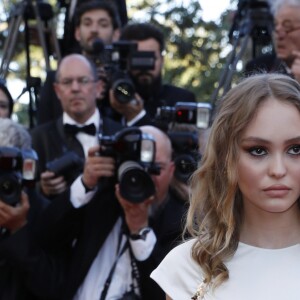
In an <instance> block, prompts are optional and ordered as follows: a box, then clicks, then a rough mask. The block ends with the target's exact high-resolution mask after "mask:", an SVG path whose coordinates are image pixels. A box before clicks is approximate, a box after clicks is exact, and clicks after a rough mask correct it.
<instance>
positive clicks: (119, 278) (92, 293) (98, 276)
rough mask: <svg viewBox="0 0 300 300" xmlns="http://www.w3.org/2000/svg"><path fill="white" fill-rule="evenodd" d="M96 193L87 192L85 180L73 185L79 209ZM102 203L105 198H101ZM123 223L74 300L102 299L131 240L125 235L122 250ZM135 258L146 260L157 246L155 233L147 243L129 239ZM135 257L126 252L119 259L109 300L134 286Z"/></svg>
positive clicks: (100, 255)
mask: <svg viewBox="0 0 300 300" xmlns="http://www.w3.org/2000/svg"><path fill="white" fill-rule="evenodd" d="M95 193H96V190H93V191H90V192H88V193H85V188H84V186H83V184H82V181H81V177H78V178H77V179H76V180H75V181H74V182H73V184H72V185H71V196H70V200H71V203H72V204H73V206H74V207H75V208H79V207H81V206H83V205H85V204H87V203H88V202H89V201H90V200H91V199H92V198H93V196H94V194H95ZM99 201H101V199H99ZM121 226H122V220H121V218H119V219H118V220H117V222H116V223H115V225H114V227H113V229H112V230H111V232H110V234H109V235H108V236H107V238H106V240H105V242H104V244H103V246H102V247H101V248H100V249H99V252H98V254H97V256H96V257H95V259H94V261H93V263H92V265H91V267H90V269H89V271H88V273H87V275H86V277H85V279H84V281H83V282H82V284H81V286H80V287H79V289H78V291H77V293H76V295H75V297H74V299H73V300H99V299H100V295H101V292H102V290H103V287H104V284H105V282H106V279H107V277H108V274H109V272H110V270H111V267H112V265H113V263H114V261H115V260H116V257H117V255H118V250H119V251H120V249H122V245H123V244H124V243H125V242H126V240H127V237H126V236H125V235H122V241H121V246H119V247H118V244H119V237H120V231H121V230H122V229H121ZM129 242H130V245H131V248H132V251H133V253H134V256H135V258H136V259H137V260H140V261H142V260H146V259H147V258H148V257H149V256H150V254H151V252H152V251H153V248H154V246H155V243H156V236H155V234H154V232H153V231H152V230H151V231H150V232H149V234H148V235H147V237H146V239H145V240H134V241H133V240H129ZM131 271H132V268H131V258H130V254H129V251H128V250H126V251H125V252H124V253H123V254H122V256H121V257H120V258H119V259H118V263H117V266H116V268H115V271H114V275H113V277H112V281H111V283H110V287H109V289H108V293H107V296H106V299H107V300H112V299H115V300H117V299H119V298H120V297H121V296H122V295H123V294H124V293H125V292H126V291H129V290H130V285H131V283H132V275H131Z"/></svg>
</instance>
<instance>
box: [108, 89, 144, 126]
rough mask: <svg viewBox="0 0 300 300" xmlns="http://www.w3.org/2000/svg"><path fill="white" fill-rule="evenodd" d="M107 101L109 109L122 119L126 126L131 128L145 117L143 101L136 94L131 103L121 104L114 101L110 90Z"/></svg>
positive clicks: (114, 98)
mask: <svg viewBox="0 0 300 300" xmlns="http://www.w3.org/2000/svg"><path fill="white" fill-rule="evenodd" d="M109 101H110V105H111V107H112V108H113V109H114V110H116V111H117V112H118V113H119V114H121V115H122V116H123V117H124V119H125V122H126V124H127V126H133V125H134V124H135V123H137V122H138V121H139V120H140V119H142V118H143V117H144V116H145V115H146V111H145V110H144V101H143V99H142V98H141V97H140V96H139V95H138V94H137V93H136V94H135V95H134V99H133V100H132V101H130V102H128V103H121V102H120V101H118V100H117V99H116V97H115V96H114V94H113V91H112V90H110V91H109Z"/></svg>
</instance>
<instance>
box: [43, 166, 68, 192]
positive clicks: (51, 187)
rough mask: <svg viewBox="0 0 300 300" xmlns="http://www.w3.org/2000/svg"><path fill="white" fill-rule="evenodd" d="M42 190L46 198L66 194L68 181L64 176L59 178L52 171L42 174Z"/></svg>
mask: <svg viewBox="0 0 300 300" xmlns="http://www.w3.org/2000/svg"><path fill="white" fill-rule="evenodd" d="M40 183H41V189H42V191H43V193H44V194H45V195H46V196H54V195H58V194H60V193H62V192H64V191H65V190H66V189H67V186H68V184H67V181H66V180H65V178H64V176H62V175H59V176H57V175H56V174H55V173H54V172H52V171H46V172H43V173H42V174H41V180H40Z"/></svg>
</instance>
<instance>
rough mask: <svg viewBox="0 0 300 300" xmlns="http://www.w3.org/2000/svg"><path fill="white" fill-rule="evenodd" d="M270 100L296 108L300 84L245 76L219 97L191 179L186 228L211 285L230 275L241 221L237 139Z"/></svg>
mask: <svg viewBox="0 0 300 300" xmlns="http://www.w3.org/2000/svg"><path fill="white" fill-rule="evenodd" d="M268 98H276V99H278V100H279V101H283V102H288V103H291V104H292V105H294V106H295V107H296V108H297V109H298V110H299V112H300V85H299V84H298V82H297V81H295V80H294V79H292V78H290V77H288V76H286V75H282V74H259V75H253V76H251V77H248V78H246V79H243V80H242V81H241V82H240V83H239V84H238V85H236V86H235V87H233V88H232V89H231V90H230V91H229V92H228V93H227V94H226V95H225V96H224V98H223V99H222V100H221V101H220V104H219V108H218V111H217V113H216V117H215V119H214V121H213V125H212V127H211V132H210V136H209V139H208V143H207V145H206V149H205V152H204V155H203V157H202V161H201V165H200V167H199V168H198V170H197V171H196V172H195V173H194V174H193V176H192V179H191V189H192V195H191V199H190V207H189V210H188V214H187V221H186V227H185V230H186V231H187V232H189V234H190V235H191V236H192V237H194V238H196V242H195V244H194V245H193V248H192V256H193V258H194V260H195V261H196V262H197V263H198V264H199V265H200V266H201V268H202V270H203V272H204V279H205V282H206V283H207V284H212V286H213V288H216V287H217V286H219V285H220V284H221V283H222V282H224V281H225V280H227V279H228V278H229V272H228V269H227V268H226V265H225V263H226V261H227V260H228V259H230V258H231V257H232V256H233V255H234V253H235V251H236V249H237V246H238V242H239V235H240V225H241V222H242V220H243V204H242V194H241V192H240V190H239V187H238V184H237V182H238V174H237V163H238V159H239V143H240V138H241V135H242V133H243V131H244V130H245V128H246V127H247V126H248V124H249V122H250V121H251V120H252V119H253V117H254V116H255V114H256V112H257V110H258V108H259V106H260V105H261V103H263V102H264V101H266V99H268ZM299 130H300V128H299Z"/></svg>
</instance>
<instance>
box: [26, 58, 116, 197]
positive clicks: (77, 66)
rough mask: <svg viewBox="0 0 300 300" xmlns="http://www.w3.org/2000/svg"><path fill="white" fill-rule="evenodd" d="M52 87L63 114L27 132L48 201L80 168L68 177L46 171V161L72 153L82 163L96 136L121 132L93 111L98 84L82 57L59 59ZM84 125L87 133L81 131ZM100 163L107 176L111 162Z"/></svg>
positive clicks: (92, 68) (79, 171) (42, 189)
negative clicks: (76, 129)
mask: <svg viewBox="0 0 300 300" xmlns="http://www.w3.org/2000/svg"><path fill="white" fill-rule="evenodd" d="M54 88H55V92H56V94H57V97H58V98H59V100H60V102H61V106H62V108H63V115H62V116H61V117H59V118H58V119H56V120H54V121H51V122H48V123H46V124H43V125H40V126H37V127H35V128H34V129H33V130H32V131H31V135H32V146H33V149H35V150H36V152H37V153H38V157H39V168H38V169H39V174H41V180H40V186H41V191H42V193H43V194H44V195H45V196H47V197H49V198H55V197H56V196H57V195H59V194H61V193H63V192H64V191H66V190H67V189H68V188H69V187H70V184H71V183H72V182H73V181H74V180H75V179H76V178H77V177H78V176H79V174H80V173H81V171H82V167H81V166H78V167H77V166H76V165H74V166H73V167H72V166H71V172H69V173H68V174H67V173H65V172H62V174H54V173H53V172H49V170H48V168H47V163H48V162H51V161H54V160H55V159H59V158H60V157H62V156H63V155H64V154H66V153H69V152H73V153H76V154H77V155H78V157H80V158H81V159H82V160H83V161H84V160H85V158H86V157H87V155H88V149H89V148H90V147H92V146H95V145H98V143H99V141H98V139H99V138H98V135H99V134H105V135H111V134H114V133H115V132H116V131H118V130H119V129H121V125H120V124H119V123H116V122H114V121H113V120H111V119H109V118H107V117H104V116H102V115H101V114H100V112H99V110H98V108H97V103H96V102H97V97H98V96H99V94H100V93H101V91H102V85H101V82H100V81H99V80H98V77H97V71H96V69H95V66H94V65H93V64H92V63H91V62H90V61H89V60H88V59H87V58H86V57H85V56H83V55H81V54H70V55H68V56H65V57H64V58H63V59H62V60H61V62H60V64H59V66H58V70H57V72H56V79H55V83H54ZM86 126H88V128H89V129H88V130H87V129H85V130H84V128H86ZM71 127H72V128H73V129H74V127H77V128H78V131H74V130H73V129H70V128H71ZM102 160H103V164H104V165H105V170H107V169H108V168H109V169H110V170H111V172H110V175H111V174H113V168H114V166H113V165H114V163H113V162H112V160H111V159H110V158H107V157H105V158H102ZM63 163H64V162H63ZM108 165H109V166H108ZM104 175H107V173H105V174H104Z"/></svg>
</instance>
